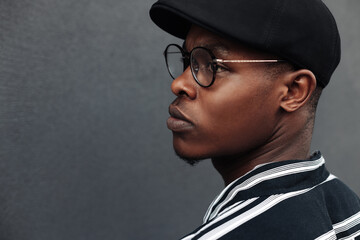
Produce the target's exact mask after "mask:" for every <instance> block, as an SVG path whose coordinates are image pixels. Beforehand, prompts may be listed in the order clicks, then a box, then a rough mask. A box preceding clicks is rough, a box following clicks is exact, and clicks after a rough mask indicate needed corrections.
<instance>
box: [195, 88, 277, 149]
mask: <svg viewBox="0 0 360 240" xmlns="http://www.w3.org/2000/svg"><path fill="white" fill-rule="evenodd" d="M265 90H266V89H264V88H258V87H256V86H252V85H247V87H246V88H245V87H242V88H241V87H238V88H237V87H234V84H232V86H231V87H229V88H227V89H226V91H217V92H215V93H214V94H212V95H211V96H209V98H208V99H205V98H206V96H203V97H204V101H203V102H204V103H205V102H206V105H202V106H201V109H202V110H203V111H202V114H201V115H199V121H200V123H201V124H200V128H201V129H200V131H201V133H203V134H202V135H205V136H206V138H205V139H206V140H205V142H204V144H207V145H208V146H211V147H212V148H213V149H215V150H216V152H217V153H218V154H236V153H239V152H244V151H247V150H249V149H252V148H255V147H256V146H259V145H261V144H262V143H263V141H264V139H267V138H268V136H269V135H271V132H272V122H273V121H271V120H270V118H271V116H272V110H271V104H272V103H271V101H270V99H269V97H268V96H269V95H268V94H267V93H266V91H265Z"/></svg>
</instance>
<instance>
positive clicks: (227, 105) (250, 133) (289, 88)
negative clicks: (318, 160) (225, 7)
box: [169, 25, 316, 185]
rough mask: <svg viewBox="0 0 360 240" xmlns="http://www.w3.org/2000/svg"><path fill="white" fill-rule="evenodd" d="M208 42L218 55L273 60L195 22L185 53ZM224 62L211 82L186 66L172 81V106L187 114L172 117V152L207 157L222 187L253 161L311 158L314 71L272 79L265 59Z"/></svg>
mask: <svg viewBox="0 0 360 240" xmlns="http://www.w3.org/2000/svg"><path fill="white" fill-rule="evenodd" d="M212 45H219V46H221V47H220V48H219V47H217V48H214V49H212V51H213V53H214V54H215V56H216V57H217V58H221V59H277V57H276V56H273V55H270V54H267V53H264V52H261V51H256V50H254V49H252V48H249V47H247V46H244V45H241V44H239V43H235V42H232V41H231V40H228V39H225V38H222V37H220V36H218V35H215V34H213V33H211V32H209V31H206V30H205V29H202V28H200V27H198V26H195V25H194V26H192V28H191V29H190V31H189V33H188V35H187V37H186V41H185V48H186V50H187V51H190V50H191V49H193V48H194V47H197V46H212ZM221 66H222V67H223V68H220V69H219V71H218V72H217V73H216V78H215V82H214V84H213V85H212V86H210V87H209V88H203V87H201V86H199V85H198V84H197V83H196V82H195V80H194V78H193V76H192V74H191V70H190V68H187V69H186V70H185V71H184V73H183V74H182V75H181V76H179V77H178V78H176V79H175V80H174V81H173V82H172V85H171V90H172V92H173V93H174V94H175V95H176V97H177V98H176V99H175V101H174V102H173V103H172V104H171V105H170V112H174V111H177V112H180V113H181V114H182V115H183V117H181V118H186V121H183V120H181V119H179V118H180V117H179V116H178V115H176V114H175V116H173V117H170V119H169V121H170V123H172V125H171V124H170V125H169V128H170V129H171V130H173V146H174V149H175V151H176V153H177V154H178V155H179V156H180V157H182V158H184V159H189V160H199V159H207V158H211V159H212V163H213V165H214V167H215V168H216V169H217V170H218V171H219V173H220V174H221V175H222V177H223V179H224V182H225V185H227V184H229V183H231V182H232V181H233V180H235V179H237V178H238V177H241V176H243V175H244V174H245V173H247V172H248V171H250V170H251V169H253V168H254V167H255V166H256V165H258V164H263V163H268V162H275V161H284V160H289V159H305V158H307V157H309V149H310V142H311V135H312V134H311V132H312V127H309V114H310V113H309V110H308V108H307V104H306V103H307V102H308V100H309V98H310V96H311V94H312V93H313V91H314V89H315V87H316V78H315V76H314V75H313V74H312V72H311V71H309V70H306V69H300V70H297V71H290V70H289V71H285V72H282V73H281V74H278V75H277V76H276V78H271V77H269V73H268V71H266V66H265V64H263V63H256V64H254V63H252V64H251V63H241V64H238V63H226V64H224V65H221ZM173 115H174V114H173ZM176 124H177V125H176ZM174 125H176V126H177V127H176V128H174ZM310 125H311V124H310ZM179 126H180V127H179Z"/></svg>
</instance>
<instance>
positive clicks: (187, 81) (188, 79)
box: [171, 67, 198, 100]
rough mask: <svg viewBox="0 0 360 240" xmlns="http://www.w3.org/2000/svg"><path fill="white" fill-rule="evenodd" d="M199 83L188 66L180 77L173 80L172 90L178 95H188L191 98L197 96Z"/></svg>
mask: <svg viewBox="0 0 360 240" xmlns="http://www.w3.org/2000/svg"><path fill="white" fill-rule="evenodd" d="M197 88H198V84H197V83H196V81H195V79H194V77H193V75H192V73H191V69H190V67H188V68H187V69H186V70H185V71H184V72H183V73H182V74H181V75H180V76H179V77H177V78H176V79H174V80H173V82H172V84H171V91H172V92H173V93H174V94H175V95H176V96H178V97H180V96H186V97H188V98H190V99H191V100H194V99H195V98H196V91H197Z"/></svg>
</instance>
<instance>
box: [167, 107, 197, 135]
mask: <svg viewBox="0 0 360 240" xmlns="http://www.w3.org/2000/svg"><path fill="white" fill-rule="evenodd" d="M169 114H170V117H169V118H168V120H167V122H166V123H167V127H168V128H169V129H170V130H171V131H174V132H181V131H186V130H189V129H190V128H192V127H194V125H193V124H192V123H191V122H190V121H189V120H188V119H187V117H185V115H184V114H183V113H182V112H181V111H180V110H179V109H178V108H177V107H175V106H173V105H170V107H169Z"/></svg>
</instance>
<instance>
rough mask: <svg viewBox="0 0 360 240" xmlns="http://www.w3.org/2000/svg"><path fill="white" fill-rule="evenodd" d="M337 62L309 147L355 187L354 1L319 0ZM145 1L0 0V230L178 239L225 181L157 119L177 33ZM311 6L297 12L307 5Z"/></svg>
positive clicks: (12, 235) (8, 234) (357, 59)
mask: <svg viewBox="0 0 360 240" xmlns="http://www.w3.org/2000/svg"><path fill="white" fill-rule="evenodd" d="M325 2H326V3H327V5H328V6H329V8H330V9H331V10H332V11H333V13H334V15H335V17H336V19H337V21H338V25H339V29H340V32H341V36H342V46H343V55H342V62H341V64H340V66H339V68H338V70H337V71H336V73H335V75H334V77H333V79H332V82H331V84H330V85H329V86H328V87H327V89H326V90H325V92H324V94H323V96H322V99H321V102H320V106H319V111H318V116H317V122H316V130H315V133H314V139H313V147H312V148H313V150H316V149H320V150H321V151H322V152H323V154H324V155H325V157H326V159H327V164H328V168H329V169H330V170H331V171H332V172H333V173H334V174H335V175H337V176H338V177H340V178H341V179H343V181H345V182H346V183H347V184H348V185H349V186H351V188H353V189H354V191H355V192H357V193H358V194H359V193H360V181H359V180H360V175H359V166H360V163H359V156H360V146H359V142H360V113H359V102H360V80H359V75H360V70H359V64H360V53H359V46H360V44H359V42H360V32H359V29H360V16H359V13H360V1H358V0H342V1H338V0H327V1H325ZM152 3H153V1H149V0H147V1H145V0H132V1H119V0H101V1H99V0H98V1H96V0H61V1H57V0H16V1H14V0H0V239H1V240H7V239H9V240H10V239H11V240H14V239H16V240H22V239H31V240H33V239H34V240H35V239H36V240H40V239H46V240H49V239H86V240H92V239H135V240H137V239H177V238H179V237H181V236H182V235H183V234H186V233H188V232H189V231H191V230H193V228H194V227H196V226H197V225H198V224H199V223H200V222H201V219H202V216H203V214H204V213H205V210H206V208H207V206H208V204H209V203H210V202H211V201H212V199H213V197H214V196H215V195H216V194H218V193H219V191H220V190H221V189H222V187H223V183H222V180H221V178H220V176H219V175H218V174H217V173H216V172H215V170H214V169H213V168H212V166H211V163H210V161H204V162H203V163H201V164H199V165H198V166H197V167H195V168H193V167H189V166H187V165H186V164H185V163H183V162H182V161H181V160H179V159H178V158H177V157H176V156H175V154H174V153H173V150H172V143H171V139H172V136H171V133H170V132H169V131H168V130H167V128H166V124H165V121H166V118H167V117H168V114H167V106H168V104H169V103H170V102H171V101H172V99H173V98H174V97H173V96H172V94H171V92H170V78H169V76H168V74H167V72H166V69H165V66H164V60H163V57H162V51H163V49H164V47H165V46H166V45H167V44H168V43H170V42H177V43H180V41H179V40H178V39H175V38H173V37H171V36H169V35H167V34H166V33H164V32H162V31H161V30H160V29H158V28H157V27H156V26H155V25H154V24H153V23H152V22H151V21H150V19H149V16H148V9H149V8H150V6H151V4H152ZM304 17H306V16H304Z"/></svg>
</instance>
